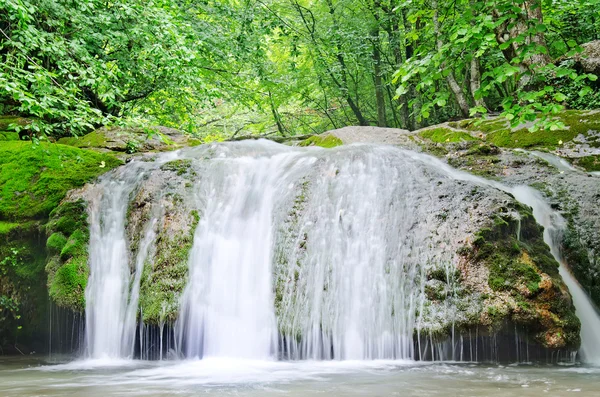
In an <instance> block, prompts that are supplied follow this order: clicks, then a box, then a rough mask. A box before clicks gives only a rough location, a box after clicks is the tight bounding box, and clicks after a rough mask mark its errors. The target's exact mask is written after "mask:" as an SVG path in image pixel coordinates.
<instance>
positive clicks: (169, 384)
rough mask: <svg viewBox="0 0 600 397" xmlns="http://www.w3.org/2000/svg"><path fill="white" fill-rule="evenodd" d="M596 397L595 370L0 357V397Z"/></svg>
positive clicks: (598, 379)
mask: <svg viewBox="0 0 600 397" xmlns="http://www.w3.org/2000/svg"><path fill="white" fill-rule="evenodd" d="M573 393H574V394H573ZM572 394H573V395H576V396H598V395H600V368H595V367H586V366H576V365H574V366H537V365H518V366H517V365H515V366H512V365H509V366H500V365H481V364H463V363H460V364H458V363H444V364H436V363H415V362H398V361H371V362H365V361H356V362H352V361H335V362H331V361H328V362H305V361H304V362H274V361H249V360H237V359H205V360H199V361H172V362H169V361H162V362H148V361H102V360H96V361H75V362H71V363H66V364H60V363H50V362H48V361H44V360H37V359H33V358H2V357H0V396H2V397H23V396H36V397H42V396H74V397H79V396H86V397H95V396H102V397H108V396H148V397H156V396H171V395H177V396H231V395H235V396H274V395H278V396H290V397H293V396H307V395H324V396H486V397H488V396H490V397H492V396H503V397H506V396H523V397H527V396H536V397H539V396H541V395H546V396H566V395H572Z"/></svg>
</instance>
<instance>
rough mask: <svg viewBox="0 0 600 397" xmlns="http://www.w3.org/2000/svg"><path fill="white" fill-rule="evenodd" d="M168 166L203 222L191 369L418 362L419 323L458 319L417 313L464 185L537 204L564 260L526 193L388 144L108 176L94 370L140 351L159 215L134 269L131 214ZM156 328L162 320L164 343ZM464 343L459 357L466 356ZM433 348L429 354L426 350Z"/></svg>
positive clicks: (136, 168)
mask: <svg viewBox="0 0 600 397" xmlns="http://www.w3.org/2000/svg"><path fill="white" fill-rule="evenodd" d="M172 160H184V161H188V162H189V164H190V167H191V168H192V169H193V170H194V175H198V177H197V178H196V179H195V181H194V183H193V186H192V187H193V189H191V190H193V193H192V195H193V197H192V198H191V199H190V200H191V201H192V202H193V203H194V208H195V209H196V210H198V211H199V213H200V221H199V224H198V226H197V229H196V231H195V234H194V239H193V246H192V249H191V251H190V256H189V260H188V267H189V275H188V276H189V277H188V281H187V286H186V288H185V290H184V293H183V296H182V298H181V309H180V316H179V319H178V320H177V322H176V324H175V333H176V338H175V339H176V343H175V344H176V348H177V349H178V350H179V352H180V353H181V354H182V355H184V356H186V357H189V358H194V357H243V358H253V359H267V358H276V357H277V354H279V356H280V357H282V358H287V359H359V360H361V359H412V358H415V352H414V345H413V338H414V334H415V332H417V333H419V332H420V329H421V326H422V322H423V321H424V318H423V313H425V312H427V316H428V317H429V318H430V319H432V318H433V319H434V320H433V321H434V322H435V321H436V320H435V319H443V320H444V321H448V319H449V318H453V317H454V316H455V315H456V313H455V310H456V308H455V307H454V306H453V303H452V300H451V298H448V299H446V300H445V301H444V302H443V303H442V304H440V305H437V306H434V305H428V306H427V307H425V306H424V302H425V292H424V285H425V281H426V274H428V272H430V271H431V270H432V269H433V270H436V271H441V272H442V273H443V274H445V278H446V279H447V283H448V287H447V288H448V289H449V290H452V288H453V286H452V283H453V281H452V277H451V275H452V274H453V273H454V272H455V269H456V255H455V254H454V252H455V251H456V248H457V247H450V246H446V241H450V240H451V236H453V235H454V234H456V233H457V230H456V224H454V226H452V224H450V223H444V225H445V226H440V223H439V221H438V219H437V218H436V217H438V216H446V215H443V214H445V213H450V212H451V210H455V211H459V210H460V209H459V207H460V202H461V201H462V199H461V197H464V195H463V196H460V194H461V189H462V190H464V189H470V187H462V188H461V187H458V186H456V181H468V183H469V184H472V185H473V186H476V185H479V186H491V187H493V188H496V189H499V190H502V191H505V192H509V193H512V194H513V195H515V196H516V197H517V199H519V200H521V201H522V202H524V203H525V204H527V205H530V206H532V207H533V208H534V215H535V217H536V218H537V219H538V221H539V222H540V223H542V224H543V225H544V226H545V227H546V233H545V238H546V242H547V243H548V244H549V245H550V246H551V248H552V253H553V254H554V255H555V256H556V257H557V259H558V260H559V262H560V257H559V251H558V248H557V247H558V246H557V244H556V243H555V241H554V240H553V238H552V236H553V234H551V230H554V229H556V230H559V229H560V222H558V220H559V218H558V217H557V216H556V214H554V213H553V212H552V211H551V210H550V209H549V208H547V206H545V207H544V205H543V204H544V203H543V200H542V199H541V198H540V197H538V196H536V195H535V194H533V193H532V192H533V191H532V190H531V189H529V188H511V187H507V186H504V185H502V184H500V183H497V182H493V181H488V180H485V179H483V178H478V177H475V176H472V175H470V174H467V173H464V172H460V171H457V170H454V169H452V168H451V167H449V166H448V165H446V164H445V163H443V162H441V161H439V160H437V159H435V158H433V157H430V156H428V155H423V154H418V153H415V152H411V151H406V150H402V149H398V148H394V147H387V146H373V145H362V146H348V147H340V148H337V149H334V150H321V149H300V148H289V147H285V146H282V145H277V144H274V143H271V142H264V141H259V142H240V143H232V144H219V145H214V146H202V147H199V148H191V149H184V150H181V151H179V152H175V153H169V154H163V155H159V156H158V159H157V160H156V161H155V162H149V163H145V162H133V163H132V164H129V165H127V166H126V167H123V168H122V169H120V170H117V171H116V172H113V173H111V175H110V177H109V176H107V177H105V178H103V179H102V181H101V182H100V184H99V185H98V186H97V190H96V191H95V192H96V194H95V195H93V197H92V199H91V208H90V225H91V236H90V258H91V262H90V279H89V282H88V287H87V290H86V302H87V304H86V321H87V326H86V340H87V352H88V355H89V356H90V357H92V358H101V357H111V358H114V357H130V356H132V354H133V350H134V341H135V332H136V322H137V320H136V319H137V314H138V299H139V287H140V277H141V275H142V270H143V268H144V262H145V261H146V258H147V257H148V255H150V252H151V251H152V248H153V247H152V246H153V243H154V239H155V238H156V230H155V229H156V225H155V223H156V217H159V215H157V214H156V213H155V214H154V215H153V216H151V217H150V218H151V219H149V220H147V221H146V226H145V228H144V229H143V230H144V233H143V236H142V238H141V239H140V243H139V249H138V250H137V251H136V257H135V258H129V256H130V255H129V253H128V247H127V238H126V232H125V230H126V217H127V210H128V203H129V201H130V198H131V196H132V195H133V194H135V192H136V190H137V189H138V188H139V185H140V182H141V181H142V180H143V178H145V177H146V176H147V175H148V174H150V173H152V172H153V171H154V170H157V169H158V168H159V167H160V166H161V164H165V163H167V162H169V161H172ZM448 180H450V181H452V182H451V183H446V182H445V181H448ZM452 184H454V185H452ZM446 185H452V186H446ZM492 190H493V189H492ZM523 192H525V193H523ZM442 196H452V197H454V196H456V199H455V200H454V202H453V203H452V205H453V206H454V207H456V208H455V209H451V210H448V209H447V208H441V207H439V201H440V200H439V198H440V197H442ZM436 206H437V207H436ZM464 210H465V209H464V208H463V209H462V210H461V211H463V212H464ZM156 211H159V212H160V211H161V210H160V209H159V210H156ZM436 214H437V215H436ZM440 214H442V215H440ZM457 218H458V217H457ZM546 219H550V221H548V222H546V221H545V220H546ZM553 228H554V229H553ZM463 232H466V231H464V230H463ZM465 236H466V234H465ZM561 272H562V274H563V278H565V281H566V282H567V283H568V284H569V288H570V289H571V292H572V294H573V296H574V298H575V303H576V305H577V310H578V312H579V313H580V314H582V316H581V317H582V323H583V327H582V328H583V332H582V336H583V348H582V351H583V353H584V356H585V358H586V359H592V358H593V357H600V354H598V355H597V353H596V352H595V347H594V344H593V341H592V339H593V338H594V337H596V336H595V335H596V333H595V332H593V331H592V329H593V325H592V326H590V322H589V321H588V319H587V317H589V320H590V321H594V320H596V321H598V320H597V316H596V315H595V314H594V313H593V312H592V311H591V310H593V309H591V305H590V304H589V301H587V298H586V297H585V294H584V293H583V292H582V291H581V290H580V288H579V287H578V285H577V283H575V282H574V281H572V278H571V277H570V275H569V274H568V272H565V271H564V268H563V270H561ZM586 301H587V305H588V307H589V310H588V309H586V306H585V302H586ZM582 302H583V303H582ZM141 309H142V311H143V310H144V308H141ZM163 309H164V308H163ZM430 325H431V324H430ZM163 327H164V322H163V320H161V327H160V345H161V346H162V343H163V337H162V335H163V332H162V331H163ZM140 329H143V328H140ZM419 340H420V339H419ZM140 343H142V341H141V335H140ZM460 343H461V345H462V336H461V339H460ZM598 345H600V344H598ZM455 346H456V344H455V343H454V341H453V342H452V350H453V352H452V355H450V356H449V358H451V359H459V357H458V356H455V355H454V347H455ZM431 349H432V353H431V356H432V357H436V354H435V353H434V352H433V340H432V342H431ZM140 350H142V347H141V345H140ZM160 351H161V353H160V354H161V355H162V347H161V349H160ZM460 351H461V353H460V354H461V356H460V358H462V348H461V349H460ZM420 355H421V347H419V356H420ZM471 356H472V355H471ZM437 357H439V358H440V359H443V358H444V356H443V355H442V354H441V353H438V355H437ZM475 357H477V352H475Z"/></svg>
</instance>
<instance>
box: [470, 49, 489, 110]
mask: <svg viewBox="0 0 600 397" xmlns="http://www.w3.org/2000/svg"><path fill="white" fill-rule="evenodd" d="M470 86H471V95H473V100H474V101H475V106H481V107H484V108H487V106H486V104H485V100H484V99H483V97H481V98H479V99H477V98H476V97H475V96H476V95H475V93H476V92H477V91H478V90H479V89H480V88H481V72H480V65H479V58H476V57H473V59H471V81H470Z"/></svg>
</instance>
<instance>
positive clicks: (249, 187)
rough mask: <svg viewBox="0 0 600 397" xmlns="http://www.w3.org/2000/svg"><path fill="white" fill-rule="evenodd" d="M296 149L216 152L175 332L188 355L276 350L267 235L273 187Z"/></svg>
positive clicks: (281, 181) (262, 354)
mask: <svg viewBox="0 0 600 397" xmlns="http://www.w3.org/2000/svg"><path fill="white" fill-rule="evenodd" d="M295 155H296V154H295V153H292V152H290V153H283V154H279V155H275V156H272V157H257V158H251V157H241V158H236V159H217V160H215V161H213V162H211V164H210V165H209V167H208V168H207V169H205V170H204V171H205V172H208V173H209V174H210V175H211V178H210V179H209V181H207V182H206V183H205V184H202V185H201V192H200V199H201V200H202V202H203V203H204V205H205V208H204V210H203V217H202V219H201V221H200V223H199V226H198V228H197V231H196V233H195V237H194V246H193V248H192V252H191V256H190V259H189V268H190V275H189V281H188V284H187V287H186V290H185V292H184V295H183V305H182V314H181V316H180V320H179V324H178V325H177V328H178V331H179V340H180V341H181V342H180V343H181V344H183V342H184V341H185V352H186V356H188V357H203V356H219V357H223V356H226V357H245V358H257V359H265V358H268V357H271V356H273V354H274V353H275V351H276V341H277V339H276V336H277V325H276V320H275V314H274V312H273V293H272V285H273V281H272V276H271V263H272V245H273V243H272V240H273V211H274V201H275V199H276V195H277V194H278V192H279V191H281V189H282V188H285V177H284V174H285V171H286V168H287V165H288V163H289V161H291V160H293V159H294V158H295Z"/></svg>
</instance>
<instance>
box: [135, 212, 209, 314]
mask: <svg viewBox="0 0 600 397" xmlns="http://www.w3.org/2000/svg"><path fill="white" fill-rule="evenodd" d="M190 218H191V219H190V228H189V231H188V232H187V233H182V234H180V235H178V236H170V235H168V234H167V233H166V232H165V231H163V232H162V233H160V234H159V235H158V236H157V240H156V256H155V257H154V258H152V260H148V261H147V262H146V263H145V264H144V270H143V272H142V277H141V285H140V308H141V310H142V320H143V321H144V322H145V323H147V324H159V323H160V322H161V321H167V322H173V321H175V320H176V319H177V316H178V313H179V297H180V295H181V293H182V292H183V289H184V288H185V285H186V282H187V274H188V257H189V252H190V250H191V248H192V244H193V241H194V232H195V230H196V226H197V225H198V222H199V221H200V215H199V213H198V211H195V210H194V211H191V212H190Z"/></svg>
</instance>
